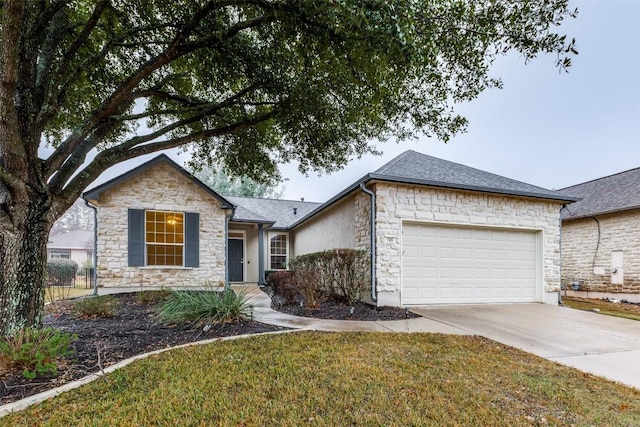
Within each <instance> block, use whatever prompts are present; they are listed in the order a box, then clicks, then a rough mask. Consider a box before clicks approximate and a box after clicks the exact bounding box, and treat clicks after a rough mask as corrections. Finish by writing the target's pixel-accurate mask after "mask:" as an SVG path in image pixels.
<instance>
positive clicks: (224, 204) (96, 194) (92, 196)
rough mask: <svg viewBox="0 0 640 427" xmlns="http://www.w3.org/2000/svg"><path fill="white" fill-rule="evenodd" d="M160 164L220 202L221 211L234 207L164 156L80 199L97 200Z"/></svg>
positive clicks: (84, 194) (126, 173) (83, 195)
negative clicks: (173, 170)
mask: <svg viewBox="0 0 640 427" xmlns="http://www.w3.org/2000/svg"><path fill="white" fill-rule="evenodd" d="M160 163H164V164H167V165H168V166H171V167H172V168H174V169H175V170H176V171H178V172H180V174H182V175H183V176H184V177H185V178H187V179H188V180H190V181H191V182H193V183H194V184H196V185H197V186H198V187H200V188H201V189H202V190H204V191H205V192H207V193H208V194H209V195H211V196H212V197H213V198H215V199H217V200H218V201H220V203H221V204H222V209H232V208H233V207H234V205H233V203H231V202H229V201H228V200H227V199H225V198H224V197H222V196H221V195H219V194H218V193H216V192H215V191H213V190H212V189H211V188H209V187H208V186H207V185H206V184H205V183H203V182H202V181H200V180H199V179H198V178H196V177H195V176H193V175H192V174H191V173H189V172H188V171H187V170H186V169H184V168H183V167H182V166H180V165H178V164H177V163H176V162H174V161H173V160H171V159H170V158H169V157H168V156H167V155H166V154H160V155H158V156H156V157H154V158H153V159H151V160H149V161H148V162H146V163H143V164H141V165H140V166H138V167H135V168H133V169H131V170H130V171H128V172H125V173H123V174H122V175H119V176H117V177H115V178H113V179H111V180H109V181H107V182H105V183H104V184H101V185H98V186H97V187H94V188H92V189H90V190H87V191H85V192H84V193H83V194H82V198H83V199H84V200H99V199H100V195H101V194H102V193H103V192H105V191H107V190H110V189H112V188H115V187H117V186H118V185H120V184H122V183H124V182H126V181H128V180H130V179H131V178H133V177H136V176H138V175H140V174H142V173H144V172H146V171H147V170H149V169H151V168H152V167H154V166H156V165H158V164H160Z"/></svg>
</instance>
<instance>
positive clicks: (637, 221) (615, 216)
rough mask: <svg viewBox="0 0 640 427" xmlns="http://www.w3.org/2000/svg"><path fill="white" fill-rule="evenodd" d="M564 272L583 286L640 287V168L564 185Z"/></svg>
mask: <svg viewBox="0 0 640 427" xmlns="http://www.w3.org/2000/svg"><path fill="white" fill-rule="evenodd" d="M559 191H561V192H563V193H566V194H571V195H573V196H578V197H580V198H582V200H580V201H578V202H576V203H574V204H572V205H569V206H567V207H566V208H565V209H563V211H562V275H563V278H565V284H567V285H569V284H571V283H577V284H580V287H581V289H582V290H587V291H598V292H615V293H640V168H636V169H631V170H628V171H625V172H620V173H617V174H614V175H610V176H606V177H604V178H599V179H595V180H593V181H588V182H585V183H582V184H578V185H574V186H572V187H567V188H563V189H562V190H559Z"/></svg>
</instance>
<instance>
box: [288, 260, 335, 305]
mask: <svg viewBox="0 0 640 427" xmlns="http://www.w3.org/2000/svg"><path fill="white" fill-rule="evenodd" d="M321 255H322V253H321V252H318V253H313V254H306V255H301V256H299V257H296V258H294V259H292V260H291V261H289V268H290V270H291V272H292V275H293V286H294V287H295V288H296V290H297V291H298V292H299V293H300V295H302V299H303V300H304V304H305V305H306V306H307V307H308V308H317V307H318V306H319V305H320V300H321V298H322V291H323V289H324V288H325V286H324V284H325V279H326V278H325V277H324V269H323V268H322V263H323V260H322V257H321Z"/></svg>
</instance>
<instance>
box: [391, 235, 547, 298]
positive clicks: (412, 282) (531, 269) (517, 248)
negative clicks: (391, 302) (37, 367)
mask: <svg viewBox="0 0 640 427" xmlns="http://www.w3.org/2000/svg"><path fill="white" fill-rule="evenodd" d="M408 248H413V249H410V250H409V251H408V252H407V249H408ZM407 253H409V254H410V256H406V254H407ZM403 254H404V255H403V258H402V303H403V304H405V305H410V304H440V303H476V302H533V301H536V295H537V292H536V286H537V284H538V283H539V282H540V281H539V279H538V277H537V274H538V268H537V263H538V260H537V236H536V232H533V231H531V232H530V231H522V230H508V229H485V228H473V227H456V226H444V225H442V226H441V225H426V224H404V227H403ZM413 254H415V256H414V255H413Z"/></svg>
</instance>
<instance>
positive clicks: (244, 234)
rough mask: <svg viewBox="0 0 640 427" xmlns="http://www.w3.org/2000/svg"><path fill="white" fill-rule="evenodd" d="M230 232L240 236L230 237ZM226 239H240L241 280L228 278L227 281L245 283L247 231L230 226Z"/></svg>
mask: <svg viewBox="0 0 640 427" xmlns="http://www.w3.org/2000/svg"><path fill="white" fill-rule="evenodd" d="M231 233H237V234H241V235H242V237H236V236H233V237H231ZM228 240H242V281H241V282H232V281H231V280H229V283H245V282H246V281H247V231H246V230H241V229H235V228H230V229H229V230H228V232H227V241H228ZM227 268H229V260H227Z"/></svg>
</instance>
